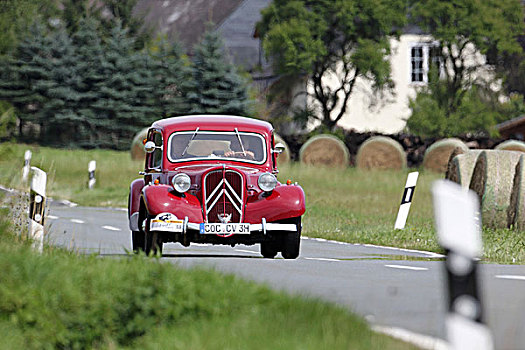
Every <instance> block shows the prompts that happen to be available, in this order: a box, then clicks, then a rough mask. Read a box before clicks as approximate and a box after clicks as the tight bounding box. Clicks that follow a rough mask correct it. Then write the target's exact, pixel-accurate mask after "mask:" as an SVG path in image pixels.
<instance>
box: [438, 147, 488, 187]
mask: <svg viewBox="0 0 525 350" xmlns="http://www.w3.org/2000/svg"><path fill="white" fill-rule="evenodd" d="M481 152H482V150H478V149H476V150H471V151H468V152H467V153H462V154H457V155H456V156H454V157H452V155H454V152H452V155H451V159H450V161H449V162H448V165H447V174H446V176H445V178H446V179H447V180H450V181H453V182H455V183H457V184H460V185H461V186H462V187H463V188H469V185H470V178H471V177H472V172H473V171H474V165H476V160H477V159H478V156H479V154H480V153H481Z"/></svg>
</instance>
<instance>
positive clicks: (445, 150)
mask: <svg viewBox="0 0 525 350" xmlns="http://www.w3.org/2000/svg"><path fill="white" fill-rule="evenodd" d="M456 148H461V149H463V150H464V151H465V152H467V151H468V147H467V145H465V143H464V142H463V141H461V140H459V139H455V138H450V139H443V140H439V141H437V142H435V143H433V144H432V145H431V146H430V147H429V148H427V150H426V151H425V155H424V157H423V167H424V168H425V169H428V170H432V171H436V172H439V173H445V172H446V171H447V164H448V161H449V158H450V155H451V154H452V152H453V151H454V149H456Z"/></svg>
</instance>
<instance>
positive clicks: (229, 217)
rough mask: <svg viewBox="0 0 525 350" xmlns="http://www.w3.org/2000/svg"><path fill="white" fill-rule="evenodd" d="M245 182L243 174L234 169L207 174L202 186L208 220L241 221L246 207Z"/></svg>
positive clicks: (211, 221)
mask: <svg viewBox="0 0 525 350" xmlns="http://www.w3.org/2000/svg"><path fill="white" fill-rule="evenodd" d="M243 183H244V181H243V177H242V175H241V174H240V173H238V172H236V171H233V170H226V169H220V170H213V171H210V172H209V173H208V174H206V176H205V177H204V185H203V186H202V187H203V188H204V209H205V215H206V222H209V223H213V222H241V220H242V218H243V215H242V214H243V208H244V191H243V188H244V186H243V185H244V184H243ZM221 218H222V221H221Z"/></svg>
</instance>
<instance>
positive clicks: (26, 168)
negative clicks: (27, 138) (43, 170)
mask: <svg viewBox="0 0 525 350" xmlns="http://www.w3.org/2000/svg"><path fill="white" fill-rule="evenodd" d="M31 155H32V153H31V151H30V150H27V151H26V153H25V154H24V167H23V168H22V181H23V182H24V183H27V178H28V176H29V168H30V163H31Z"/></svg>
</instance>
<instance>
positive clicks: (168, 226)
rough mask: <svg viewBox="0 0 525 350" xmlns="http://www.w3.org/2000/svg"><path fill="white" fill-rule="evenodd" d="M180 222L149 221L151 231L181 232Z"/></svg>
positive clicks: (181, 224)
mask: <svg viewBox="0 0 525 350" xmlns="http://www.w3.org/2000/svg"><path fill="white" fill-rule="evenodd" d="M182 227H183V221H182V220H166V221H163V220H151V225H150V230H151V231H168V232H182Z"/></svg>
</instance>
